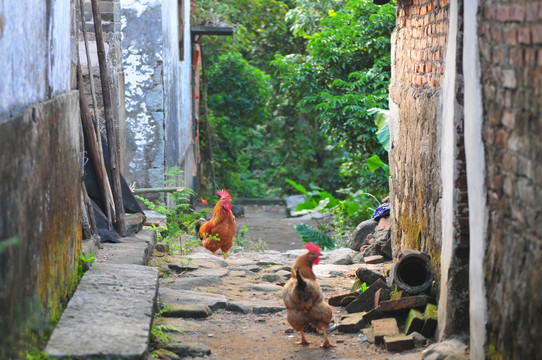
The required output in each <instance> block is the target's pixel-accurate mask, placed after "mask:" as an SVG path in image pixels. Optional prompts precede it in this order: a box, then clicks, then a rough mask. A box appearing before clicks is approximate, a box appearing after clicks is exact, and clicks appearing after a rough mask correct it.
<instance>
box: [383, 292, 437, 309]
mask: <svg viewBox="0 0 542 360" xmlns="http://www.w3.org/2000/svg"><path fill="white" fill-rule="evenodd" d="M428 300H429V297H428V296H427V295H417V296H407V297H403V298H400V299H397V300H387V301H382V302H381V303H380V309H381V310H383V311H399V310H405V309H414V308H421V307H424V306H426V305H427V301H428Z"/></svg>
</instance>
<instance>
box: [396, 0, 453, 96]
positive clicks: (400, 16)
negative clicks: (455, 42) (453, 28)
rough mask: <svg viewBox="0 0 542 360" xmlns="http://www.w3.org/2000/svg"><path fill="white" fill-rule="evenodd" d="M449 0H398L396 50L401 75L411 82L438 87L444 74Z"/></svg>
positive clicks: (417, 84) (416, 84) (402, 80)
mask: <svg viewBox="0 0 542 360" xmlns="http://www.w3.org/2000/svg"><path fill="white" fill-rule="evenodd" d="M449 2H450V0H412V1H398V4H397V30H398V31H397V38H398V41H397V47H398V48H397V50H398V51H400V52H402V53H403V55H402V56H401V57H402V64H401V65H402V67H403V69H402V78H401V79H398V81H401V82H405V83H410V84H412V85H414V86H423V85H429V86H433V87H438V86H440V84H441V81H442V75H443V74H444V56H445V50H446V37H447V32H448V4H449Z"/></svg>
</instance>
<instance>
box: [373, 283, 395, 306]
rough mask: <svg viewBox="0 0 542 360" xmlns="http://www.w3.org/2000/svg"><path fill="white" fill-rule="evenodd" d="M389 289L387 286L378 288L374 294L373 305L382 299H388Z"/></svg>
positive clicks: (376, 304)
mask: <svg viewBox="0 0 542 360" xmlns="http://www.w3.org/2000/svg"><path fill="white" fill-rule="evenodd" d="M390 293H391V290H390V289H389V288H387V287H385V288H381V289H378V290H377V291H376V294H375V302H374V307H377V306H378V305H379V304H380V303H381V302H382V301H386V300H389V299H390Z"/></svg>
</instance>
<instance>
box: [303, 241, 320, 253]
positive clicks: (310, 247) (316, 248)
mask: <svg viewBox="0 0 542 360" xmlns="http://www.w3.org/2000/svg"><path fill="white" fill-rule="evenodd" d="M305 249H307V250H309V251H314V252H317V253H321V252H322V250H320V247H319V246H318V245H316V244H313V243H308V244H305Z"/></svg>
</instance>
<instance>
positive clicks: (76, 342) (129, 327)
mask: <svg viewBox="0 0 542 360" xmlns="http://www.w3.org/2000/svg"><path fill="white" fill-rule="evenodd" d="M157 293H158V270H157V269H156V268H152V267H147V266H142V265H135V264H114V263H107V262H98V263H96V264H94V265H93V266H92V267H91V269H90V270H88V271H87V272H86V273H85V274H84V276H83V278H82V279H81V282H80V283H79V286H78V288H77V290H76V291H75V293H74V295H73V297H72V298H71V299H70V301H69V303H68V306H67V307H66V309H65V310H64V312H63V314H62V316H61V318H60V321H59V322H58V324H57V325H56V326H55V328H54V330H53V333H52V335H51V338H50V339H49V342H48V344H47V347H46V348H45V353H47V354H48V355H49V357H51V358H59V359H74V358H76V359H146V356H147V350H148V344H149V335H150V331H151V324H152V319H153V315H154V307H155V302H156V297H157Z"/></svg>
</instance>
